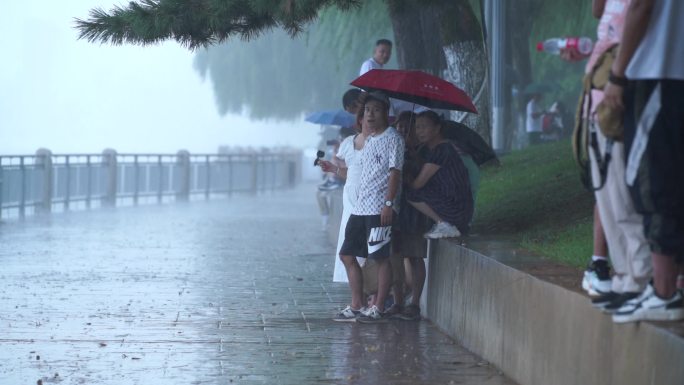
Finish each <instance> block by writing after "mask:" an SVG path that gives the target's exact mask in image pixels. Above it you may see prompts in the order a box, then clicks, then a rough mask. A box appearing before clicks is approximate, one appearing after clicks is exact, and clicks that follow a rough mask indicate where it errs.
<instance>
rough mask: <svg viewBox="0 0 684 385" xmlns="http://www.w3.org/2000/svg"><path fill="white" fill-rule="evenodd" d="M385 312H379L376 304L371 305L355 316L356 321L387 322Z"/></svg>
mask: <svg viewBox="0 0 684 385" xmlns="http://www.w3.org/2000/svg"><path fill="white" fill-rule="evenodd" d="M388 318H389V317H388V316H387V314H385V313H383V312H381V311H380V310H379V309H378V307H377V306H375V305H373V306H371V307H370V308H369V309H367V310H366V311H364V312H363V313H361V315H359V317H358V318H357V321H358V322H361V323H378V322H387V320H388Z"/></svg>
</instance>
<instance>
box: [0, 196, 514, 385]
mask: <svg viewBox="0 0 684 385" xmlns="http://www.w3.org/2000/svg"><path fill="white" fill-rule="evenodd" d="M325 239H326V238H325V236H324V234H323V233H322V232H321V229H320V219H319V217H318V214H317V212H316V205H315V201H314V192H313V187H312V186H310V185H303V186H301V187H299V188H297V189H295V190H290V191H284V192H276V193H270V194H266V195H261V196H258V197H250V196H234V197H232V198H230V199H226V200H216V201H212V202H193V203H189V204H175V205H166V206H147V207H140V208H121V209H117V210H98V211H91V212H75V213H67V214H56V215H54V216H53V217H51V218H44V219H40V218H29V219H27V220H26V221H24V222H20V221H16V220H9V221H6V222H4V223H1V224H0V384H3V385H4V384H13V385H14V384H17V385H18V384H36V383H37V382H38V380H40V381H41V382H42V383H43V384H49V383H58V384H158V383H159V384H161V383H163V384H345V383H352V384H430V385H434V384H487V385H489V384H491V385H494V384H512V383H513V382H512V381H510V380H508V379H506V378H505V377H503V376H502V375H501V374H500V373H499V372H498V371H497V370H496V369H495V368H492V367H489V366H488V365H487V363H485V362H482V361H481V360H480V359H479V358H478V357H477V356H474V355H473V354H471V353H469V352H468V351H466V350H464V349H463V348H461V347H459V346H458V345H457V344H456V343H455V342H454V341H452V340H450V339H449V338H448V337H447V336H445V335H444V334H442V333H441V332H440V331H439V330H437V328H435V327H434V326H433V325H431V324H430V323H429V322H426V321H423V322H402V321H393V322H391V323H388V324H383V325H362V324H339V323H334V322H332V321H331V316H332V315H333V314H334V312H335V311H336V310H337V309H338V308H339V307H340V306H342V305H343V304H345V303H346V301H347V300H348V289H347V287H346V285H344V284H333V283H332V282H331V277H332V265H333V255H332V254H333V252H334V249H333V248H332V247H331V246H330V245H329V244H327V241H326V240H325Z"/></svg>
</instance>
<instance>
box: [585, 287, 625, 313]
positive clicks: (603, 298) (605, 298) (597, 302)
mask: <svg viewBox="0 0 684 385" xmlns="http://www.w3.org/2000/svg"><path fill="white" fill-rule="evenodd" d="M619 295H620V293H616V292H614V291H609V292H608V293H606V294H603V295H600V296H598V297H596V298H594V299H592V300H591V306H593V307H595V308H597V309H603V307H604V306H606V305H608V304H609V303H611V302H613V300H614V299H615V298H617V297H618V296H619Z"/></svg>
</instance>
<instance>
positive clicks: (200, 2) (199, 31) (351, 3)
mask: <svg viewBox="0 0 684 385" xmlns="http://www.w3.org/2000/svg"><path fill="white" fill-rule="evenodd" d="M333 5H334V6H336V7H337V8H338V9H341V10H349V9H350V8H353V7H355V6H357V5H358V0H301V1H295V0H139V1H137V2H136V1H131V2H129V3H128V6H126V7H121V6H115V7H114V8H112V10H111V11H109V12H106V11H104V10H103V9H102V8H95V9H93V10H91V11H90V18H89V19H87V20H82V19H76V28H77V29H78V30H79V38H80V39H86V40H88V41H90V42H100V43H111V44H124V43H127V44H139V45H149V44H157V43H159V42H161V41H164V40H170V39H173V40H176V41H177V42H179V43H180V44H182V45H184V46H187V47H189V48H191V49H194V48H198V47H206V46H208V45H212V44H216V43H221V42H223V41H226V40H228V39H230V38H231V37H235V36H238V37H241V38H243V39H251V38H254V37H256V36H259V35H260V34H261V33H263V32H265V31H268V30H270V29H272V28H282V29H283V30H285V31H287V32H288V33H289V34H290V35H291V36H295V35H296V34H298V33H299V32H301V31H302V29H303V27H304V26H305V25H306V24H308V23H310V22H311V21H313V20H314V19H315V18H316V17H317V16H318V12H319V10H321V9H323V8H325V7H328V6H333Z"/></svg>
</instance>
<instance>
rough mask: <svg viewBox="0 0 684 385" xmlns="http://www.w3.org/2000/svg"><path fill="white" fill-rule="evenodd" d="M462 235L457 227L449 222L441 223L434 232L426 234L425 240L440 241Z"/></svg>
mask: <svg viewBox="0 0 684 385" xmlns="http://www.w3.org/2000/svg"><path fill="white" fill-rule="evenodd" d="M460 235H461V232H460V231H458V229H457V228H456V226H454V225H452V224H451V223H448V222H439V223H438V224H437V225H436V226H435V227H434V228H433V229H432V230H430V231H428V232H427V233H425V238H428V239H439V238H454V237H458V236H460Z"/></svg>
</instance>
